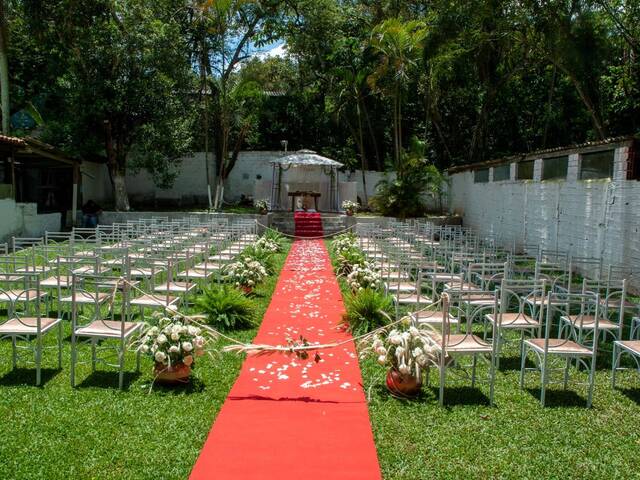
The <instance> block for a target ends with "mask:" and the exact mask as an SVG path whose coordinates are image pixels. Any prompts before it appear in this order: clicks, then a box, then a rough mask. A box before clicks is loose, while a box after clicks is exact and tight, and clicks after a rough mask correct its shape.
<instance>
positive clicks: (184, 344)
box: [182, 342, 193, 352]
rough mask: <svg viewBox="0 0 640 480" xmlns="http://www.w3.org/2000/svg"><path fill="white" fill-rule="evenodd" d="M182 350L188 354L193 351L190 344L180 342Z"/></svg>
mask: <svg viewBox="0 0 640 480" xmlns="http://www.w3.org/2000/svg"><path fill="white" fill-rule="evenodd" d="M182 350H184V351H185V352H190V351H191V350H193V345H192V344H191V342H182Z"/></svg>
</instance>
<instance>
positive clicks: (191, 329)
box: [187, 325, 200, 335]
mask: <svg viewBox="0 0 640 480" xmlns="http://www.w3.org/2000/svg"><path fill="white" fill-rule="evenodd" d="M187 332H188V333H189V335H197V334H198V333H200V330H199V329H198V328H197V327H194V326H193V325H189V327H188V328H187Z"/></svg>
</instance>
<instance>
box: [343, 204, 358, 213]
mask: <svg viewBox="0 0 640 480" xmlns="http://www.w3.org/2000/svg"><path fill="white" fill-rule="evenodd" d="M358 208H359V205H358V203H357V202H352V201H351V200H344V201H343V202H342V209H343V210H344V211H345V212H347V215H353V214H354V213H357V212H358Z"/></svg>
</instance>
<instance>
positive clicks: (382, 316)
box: [343, 288, 393, 335]
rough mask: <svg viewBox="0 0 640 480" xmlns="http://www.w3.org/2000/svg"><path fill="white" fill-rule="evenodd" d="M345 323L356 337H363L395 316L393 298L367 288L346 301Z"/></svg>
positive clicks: (348, 297) (350, 296)
mask: <svg viewBox="0 0 640 480" xmlns="http://www.w3.org/2000/svg"><path fill="white" fill-rule="evenodd" d="M345 306H346V309H347V312H346V313H345V314H344V316H343V321H344V323H345V324H346V325H347V326H348V328H349V331H350V332H352V333H353V334H354V335H361V334H363V333H367V332H370V331H372V330H375V329H376V328H379V327H382V326H384V325H387V324H388V323H389V317H390V316H391V315H393V301H392V300H391V297H390V296H388V295H386V294H385V293H383V292H380V291H378V290H372V289H370V288H365V289H363V290H359V291H357V292H356V293H355V294H351V295H349V296H347V297H346V299H345Z"/></svg>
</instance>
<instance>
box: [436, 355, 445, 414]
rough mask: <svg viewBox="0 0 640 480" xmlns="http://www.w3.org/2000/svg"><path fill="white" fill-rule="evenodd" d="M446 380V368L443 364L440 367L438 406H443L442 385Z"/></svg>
mask: <svg viewBox="0 0 640 480" xmlns="http://www.w3.org/2000/svg"><path fill="white" fill-rule="evenodd" d="M446 378H447V366H446V363H445V362H442V364H441V365H440V390H439V392H438V404H439V405H440V406H441V407H442V406H443V405H444V384H445V381H446Z"/></svg>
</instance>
